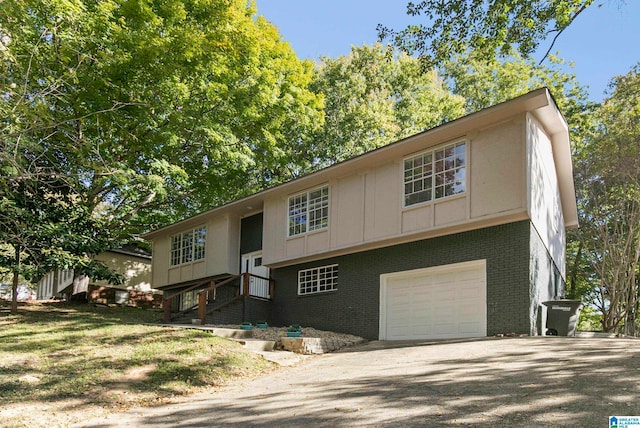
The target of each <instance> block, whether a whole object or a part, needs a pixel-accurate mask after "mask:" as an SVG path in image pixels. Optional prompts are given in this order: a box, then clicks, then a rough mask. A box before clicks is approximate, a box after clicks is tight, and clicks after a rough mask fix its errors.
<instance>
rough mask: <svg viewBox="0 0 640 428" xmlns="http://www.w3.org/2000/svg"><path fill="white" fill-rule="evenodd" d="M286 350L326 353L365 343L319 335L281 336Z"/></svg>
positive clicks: (304, 352) (299, 352)
mask: <svg viewBox="0 0 640 428" xmlns="http://www.w3.org/2000/svg"><path fill="white" fill-rule="evenodd" d="M280 341H281V343H282V347H283V348H284V350H285V351H290V352H295V353H297V354H307V355H308V354H324V353H326V352H333V351H335V350H337V349H342V348H345V347H347V346H353V345H357V344H359V343H364V342H365V340H362V341H344V340H339V339H330V338H319V337H282V338H280Z"/></svg>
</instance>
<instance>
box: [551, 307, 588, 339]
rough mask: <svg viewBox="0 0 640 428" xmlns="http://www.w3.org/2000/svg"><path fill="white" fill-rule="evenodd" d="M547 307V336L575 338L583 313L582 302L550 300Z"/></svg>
mask: <svg viewBox="0 0 640 428" xmlns="http://www.w3.org/2000/svg"><path fill="white" fill-rule="evenodd" d="M542 304H543V305H545V306H546V307H547V324H546V327H547V332H546V335H547V336H575V335H576V327H577V326H578V318H579V317H580V311H582V307H583V305H582V302H581V301H580V300H568V299H560V300H549V301H548V302H542Z"/></svg>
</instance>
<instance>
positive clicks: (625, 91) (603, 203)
mask: <svg viewBox="0 0 640 428" xmlns="http://www.w3.org/2000/svg"><path fill="white" fill-rule="evenodd" d="M610 87H611V89H612V93H611V95H610V96H609V97H608V98H607V99H606V100H605V101H604V102H603V104H602V105H601V106H600V108H599V110H598V112H597V115H596V117H597V118H598V122H599V127H598V129H597V132H596V133H595V135H594V136H593V137H591V138H590V139H589V140H587V142H586V144H585V145H584V147H583V148H582V150H581V151H580V152H579V153H578V156H577V168H576V170H577V175H578V179H577V183H578V201H579V206H580V215H581V227H580V229H579V231H578V238H579V242H580V245H581V248H582V251H581V252H580V257H581V258H582V257H584V259H585V260H586V261H587V262H588V263H589V265H590V267H591V270H590V271H586V272H584V273H583V275H582V278H581V279H582V280H583V281H585V282H590V283H591V284H592V286H593V292H592V293H591V296H592V299H593V300H592V302H593V304H595V305H596V307H597V308H598V309H599V311H600V312H601V313H602V327H603V330H604V331H614V330H616V329H619V328H620V327H621V326H622V327H623V328H624V331H625V333H626V334H630V335H633V334H635V332H636V328H637V321H638V307H639V301H640V300H639V293H640V291H639V289H638V278H639V277H640V271H639V269H640V265H639V259H640V64H638V65H636V66H634V67H633V68H632V70H631V71H630V72H629V73H628V74H627V75H624V76H618V77H616V78H614V79H613V81H612V83H611V85H610ZM580 262H582V260H580Z"/></svg>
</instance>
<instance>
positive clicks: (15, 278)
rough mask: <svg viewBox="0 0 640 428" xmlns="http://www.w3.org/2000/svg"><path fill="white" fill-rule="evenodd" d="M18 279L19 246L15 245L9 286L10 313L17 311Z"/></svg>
mask: <svg viewBox="0 0 640 428" xmlns="http://www.w3.org/2000/svg"><path fill="white" fill-rule="evenodd" d="M19 279H20V248H19V247H16V259H15V265H14V267H13V287H11V313H12V314H17V313H18V281H19Z"/></svg>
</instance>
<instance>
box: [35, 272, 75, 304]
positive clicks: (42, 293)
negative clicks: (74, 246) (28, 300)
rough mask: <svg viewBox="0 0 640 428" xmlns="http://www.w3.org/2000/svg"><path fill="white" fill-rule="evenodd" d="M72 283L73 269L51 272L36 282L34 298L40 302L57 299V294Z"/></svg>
mask: <svg viewBox="0 0 640 428" xmlns="http://www.w3.org/2000/svg"><path fill="white" fill-rule="evenodd" d="M71 283H73V269H65V270H59V271H52V272H49V273H47V274H46V275H45V276H43V277H42V278H41V279H40V281H38V290H37V291H36V298H37V299H40V300H45V299H52V298H54V297H59V296H58V294H59V293H60V292H61V291H62V290H64V289H65V288H66V287H68V286H69V285H71Z"/></svg>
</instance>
